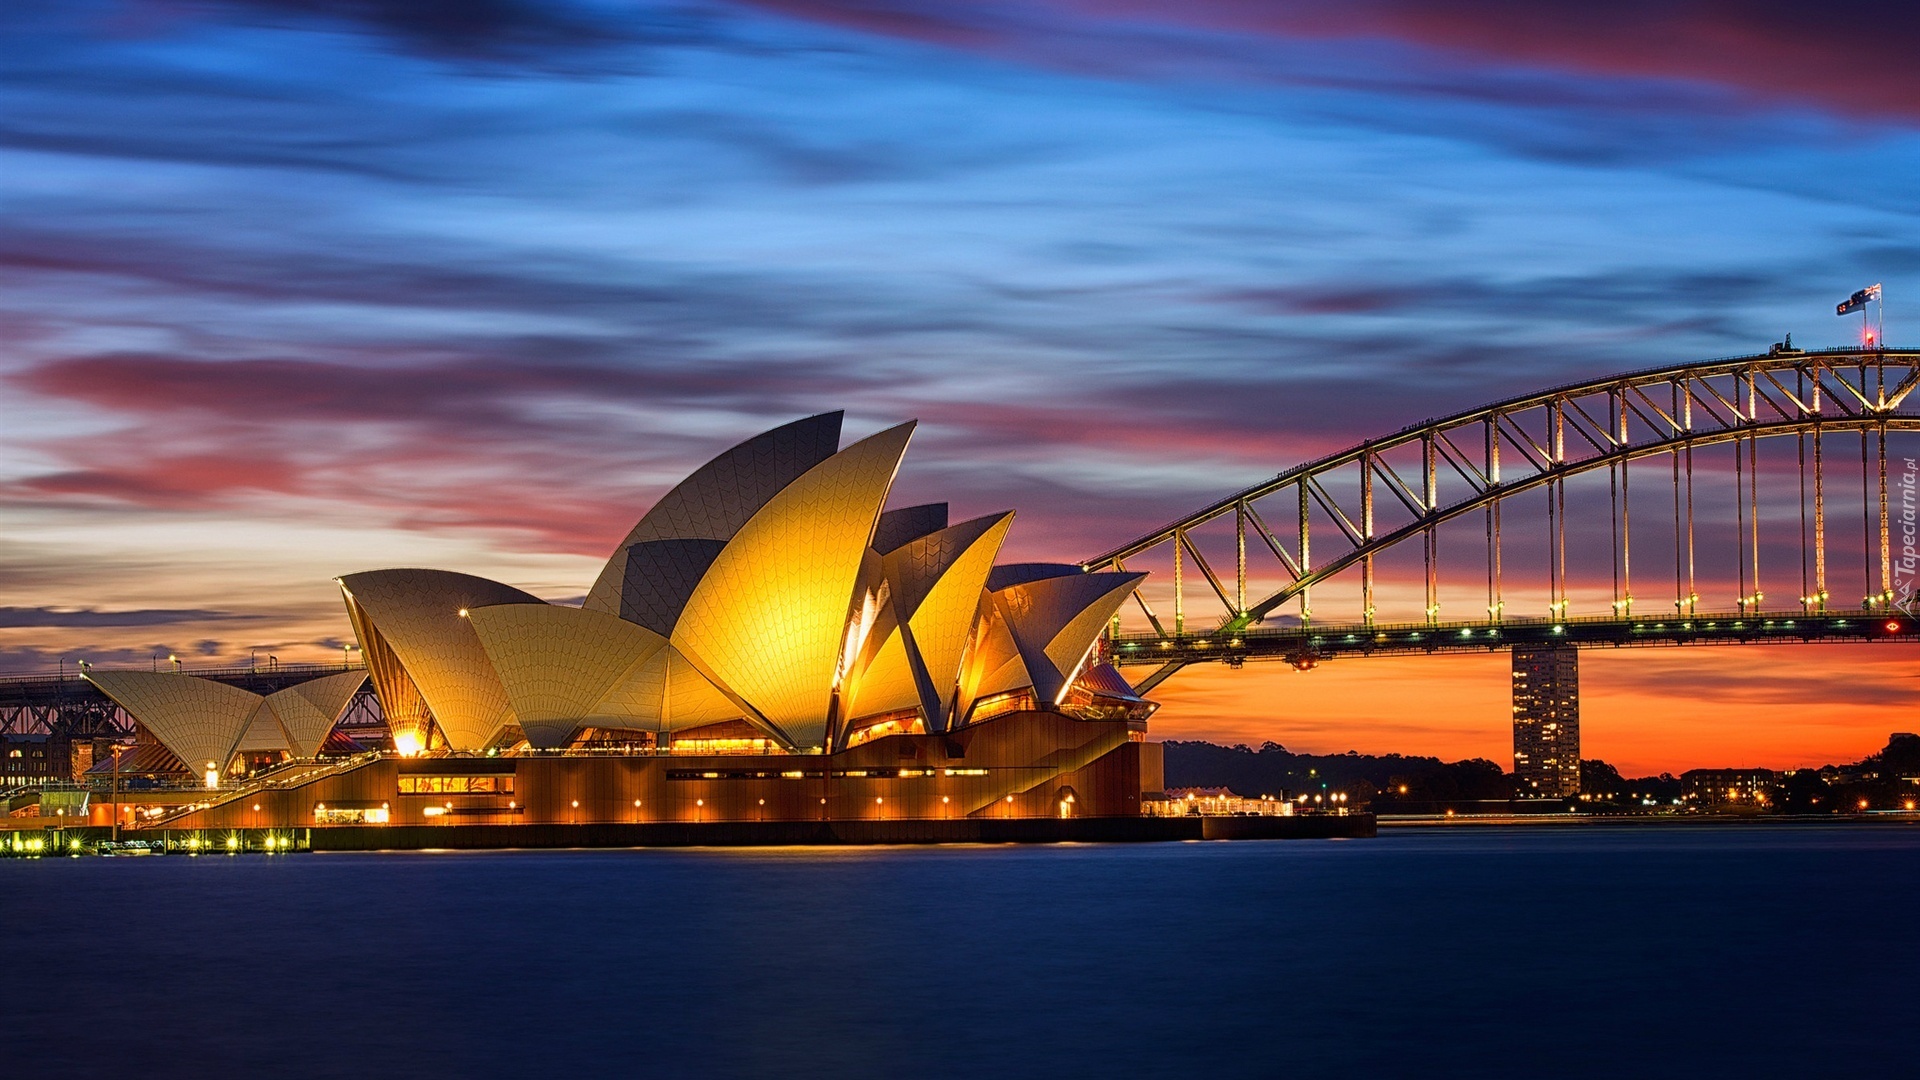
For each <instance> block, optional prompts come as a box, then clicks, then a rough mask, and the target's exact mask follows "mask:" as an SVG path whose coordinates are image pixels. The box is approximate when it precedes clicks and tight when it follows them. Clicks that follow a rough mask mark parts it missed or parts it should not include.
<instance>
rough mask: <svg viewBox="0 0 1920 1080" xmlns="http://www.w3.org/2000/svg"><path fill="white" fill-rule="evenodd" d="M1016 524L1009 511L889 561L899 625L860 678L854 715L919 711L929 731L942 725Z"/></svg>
mask: <svg viewBox="0 0 1920 1080" xmlns="http://www.w3.org/2000/svg"><path fill="white" fill-rule="evenodd" d="M1012 524H1013V514H1012V513H1011V512H1009V513H1004V514H997V515H990V516H988V517H982V518H975V519H973V520H971V521H963V522H961V523H960V524H958V525H954V526H952V527H950V528H945V529H941V530H938V531H936V532H934V533H931V534H929V535H926V536H922V537H920V538H918V539H915V540H912V541H910V542H908V543H906V544H903V545H902V546H900V547H899V548H897V549H895V550H894V551H893V552H891V553H890V554H888V555H887V556H886V558H885V560H884V563H883V565H884V568H885V569H884V573H885V575H886V579H887V581H888V583H889V585H890V586H891V589H890V592H891V603H892V604H893V608H894V612H895V613H896V615H897V616H898V621H899V623H900V625H899V627H898V628H897V629H896V630H895V631H894V633H893V634H892V635H891V636H890V637H889V638H888V639H887V641H886V643H885V645H884V646H883V647H882V648H881V650H880V652H879V654H878V656H876V658H875V659H874V661H873V663H872V664H870V665H869V666H868V668H867V669H866V671H865V672H864V673H863V674H862V676H861V680H860V685H859V693H858V696H857V697H856V699H855V701H854V707H853V713H852V715H854V716H856V717H858V716H873V715H878V714H881V713H887V712H893V711H896V710H900V709H908V708H914V707H916V706H918V707H919V708H920V710H921V712H922V715H923V716H925V717H926V720H927V724H928V726H929V728H931V729H933V730H939V729H941V728H943V727H945V721H946V715H947V710H948V708H949V707H950V706H951V704H952V701H951V696H952V694H953V689H954V687H955V685H956V683H957V682H958V680H959V678H960V661H961V659H962V656H963V655H964V653H965V651H966V648H967V644H968V642H969V641H970V640H971V638H972V636H973V633H974V627H975V623H976V622H977V620H978V616H979V613H980V600H981V593H982V589H983V588H984V587H985V585H986V583H987V575H988V573H989V572H990V571H991V570H992V569H993V560H994V557H995V556H996V555H998V554H999V552H1000V545H1001V543H1002V542H1004V541H1005V540H1006V536H1007V530H1008V529H1009V528H1010V527H1011V526H1012Z"/></svg>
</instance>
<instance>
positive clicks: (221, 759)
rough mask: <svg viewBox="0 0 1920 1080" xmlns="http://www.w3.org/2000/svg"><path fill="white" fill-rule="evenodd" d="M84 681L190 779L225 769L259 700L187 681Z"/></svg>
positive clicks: (102, 674) (111, 677) (116, 675)
mask: <svg viewBox="0 0 1920 1080" xmlns="http://www.w3.org/2000/svg"><path fill="white" fill-rule="evenodd" d="M87 679H88V681H90V682H92V683H93V685H95V686H97V687H99V688H100V692H101V693H104V694H106V695H107V696H108V697H110V698H112V699H113V700H114V702H115V703H116V704H118V705H119V706H120V707H121V708H123V709H125V710H127V712H128V713H129V714H131V715H132V716H133V718H134V719H135V720H137V721H139V722H140V726H141V727H144V728H146V729H147V730H148V731H150V732H152V733H153V737H154V738H156V739H159V740H160V742H161V744H162V745H164V746H165V747H166V748H167V749H169V750H171V751H173V755H174V756H175V757H177V758H179V759H180V760H181V761H182V762H183V763H185V765H186V766H187V768H189V769H192V770H193V771H194V772H196V773H198V772H200V771H202V770H205V769H218V770H224V769H225V768H226V767H227V762H228V761H229V760H230V759H232V757H233V755H234V753H235V751H236V749H237V748H238V747H239V745H240V739H241V737H242V736H244V735H245V734H246V733H247V731H248V729H249V728H250V726H251V725H252V722H253V718H254V713H255V712H256V711H257V710H258V709H259V708H260V706H261V700H262V699H261V697H260V695H259V694H255V693H252V692H250V691H247V690H242V689H240V688H239V687H237V686H228V685H227V684H226V683H221V682H214V681H213V680H212V679H198V678H194V677H193V676H191V675H175V674H172V673H164V674H163V673H160V672H148V671H92V672H89V673H88V674H87Z"/></svg>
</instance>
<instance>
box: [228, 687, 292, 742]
mask: <svg viewBox="0 0 1920 1080" xmlns="http://www.w3.org/2000/svg"><path fill="white" fill-rule="evenodd" d="M233 750H234V753H236V754H255V753H262V752H272V751H279V752H281V753H286V754H291V753H293V742H292V740H290V739H288V738H287V729H286V728H285V727H283V726H282V725H281V723H280V717H279V716H278V715H277V714H276V713H275V712H274V711H273V709H272V708H270V707H269V706H268V705H267V699H266V698H261V699H260V703H259V705H257V706H255V708H254V710H253V719H251V720H249V721H247V730H246V732H245V733H244V734H242V735H241V736H240V742H239V744H238V745H237V746H235V747H234V748H233Z"/></svg>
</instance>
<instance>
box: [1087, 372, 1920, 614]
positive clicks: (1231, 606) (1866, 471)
mask: <svg viewBox="0 0 1920 1080" xmlns="http://www.w3.org/2000/svg"><path fill="white" fill-rule="evenodd" d="M1917 386H1920V352H1917V351H1913V350H1893V349H1873V350H1829V351H1820V352H1803V351H1800V350H1795V349H1789V348H1784V347H1781V346H1776V347H1775V348H1774V349H1773V350H1772V351H1771V352H1769V353H1767V354H1765V355H1759V356H1747V357H1737V358H1732V359H1720V360H1710V361H1704V362H1699V363H1689V364H1681V365H1675V366H1670V367H1662V368H1653V369H1647V370H1642V371H1636V372H1629V373H1626V374H1620V375H1613V376H1609V377H1607V378H1603V379H1596V380H1592V381H1589V382H1582V383H1572V384H1567V385H1564V386H1558V387H1554V388H1551V389H1547V390H1543V391H1540V392H1538V393H1533V394H1528V395H1525V396H1521V397H1515V398H1510V399H1508V400H1505V401H1501V402H1496V403H1494V404H1490V405H1485V406H1482V407H1479V408H1476V409H1472V410H1468V411H1466V412H1462V413H1458V414H1455V415H1453V416H1448V417H1443V418H1441V419H1437V420H1429V421H1426V422H1423V423H1420V424H1415V425H1412V426H1409V427H1407V428H1404V429H1402V430H1400V431H1398V432H1395V433H1394V434H1392V435H1388V436H1386V437H1384V438H1380V439H1373V440H1369V441H1367V442H1363V443H1360V444H1359V445H1357V446H1353V447H1350V448H1348V449H1345V450H1342V451H1340V452H1338V453H1335V454H1329V455H1327V456H1325V457H1321V458H1318V459H1316V460H1314V461H1310V462H1307V463H1305V464H1303V465H1299V466H1297V467H1295V468H1292V469H1289V470H1287V471H1285V472H1282V473H1280V474H1278V475H1276V476H1274V477H1272V478H1271V479H1269V480H1267V481H1265V482H1263V483H1261V484H1257V485H1254V486H1253V487H1249V488H1246V489H1244V490H1242V491H1239V492H1236V493H1234V494H1232V495H1229V496H1227V497H1225V498H1222V499H1219V500H1217V501H1215V502H1213V503H1211V504H1209V505H1207V506H1205V507H1203V508H1201V509H1200V510H1198V511H1195V512H1194V513H1192V514H1189V515H1187V516H1186V517H1183V518H1181V519H1180V520H1178V521H1175V522H1172V523H1170V524H1167V525H1165V526H1163V527H1161V528H1159V529H1157V530H1155V531H1153V532H1151V533H1148V534H1146V535H1145V536H1142V537H1140V538H1138V539H1136V540H1134V541H1131V542H1130V543H1127V544H1124V545H1121V546H1119V547H1117V548H1114V549H1113V550H1111V551H1108V552H1106V553H1104V554H1101V555H1099V556H1096V557H1094V558H1092V559H1089V560H1087V561H1086V562H1085V563H1083V564H1082V565H1083V566H1084V567H1086V568H1087V569H1089V570H1098V569H1123V568H1125V567H1126V565H1127V561H1128V560H1129V559H1135V558H1138V557H1141V556H1143V555H1146V554H1147V553H1149V552H1154V551H1155V549H1161V548H1163V547H1167V546H1170V547H1171V555H1172V563H1173V582H1172V589H1173V606H1174V609H1173V613H1172V626H1171V627H1169V626H1167V625H1166V624H1165V623H1164V622H1162V620H1161V619H1160V617H1159V615H1158V614H1157V613H1156V612H1155V611H1154V610H1153V608H1152V607H1151V605H1150V604H1149V602H1148V600H1147V598H1146V597H1145V596H1144V595H1140V594H1139V593H1136V599H1137V601H1138V603H1139V606H1140V608H1141V610H1142V612H1143V613H1144V614H1145V616H1146V618H1147V620H1148V622H1149V623H1150V624H1151V625H1152V627H1153V630H1154V632H1155V635H1156V636H1159V637H1162V638H1169V639H1183V638H1185V637H1187V636H1188V630H1187V626H1186V622H1187V619H1186V584H1187V583H1186V580H1185V579H1186V576H1187V575H1186V569H1185V568H1186V565H1187V564H1188V563H1191V564H1192V566H1193V568H1194V569H1195V570H1197V571H1198V572H1199V574H1200V576H1201V578H1202V579H1203V580H1204V581H1205V582H1206V590H1207V591H1208V592H1210V593H1211V594H1212V595H1213V596H1215V597H1217V598H1218V599H1219V601H1220V602H1221V605H1222V606H1223V607H1224V608H1225V609H1226V611H1227V612H1228V615H1227V617H1226V618H1225V619H1224V620H1222V622H1221V623H1220V625H1219V626H1218V627H1216V628H1212V629H1210V630H1209V631H1207V633H1209V634H1211V633H1217V632H1219V631H1227V632H1230V633H1240V632H1243V631H1248V630H1250V629H1251V628H1253V627H1255V626H1256V624H1259V623H1261V622H1262V621H1263V620H1265V619H1267V618H1268V617H1270V616H1272V615H1274V614H1275V613H1276V612H1277V611H1279V610H1280V609H1281V608H1282V607H1283V606H1284V605H1287V604H1289V603H1292V602H1296V601H1297V602H1298V603H1299V605H1300V609H1299V614H1300V620H1301V622H1302V623H1303V624H1304V625H1309V626H1310V625H1312V621H1313V620H1312V606H1311V596H1312V590H1313V588H1314V586H1316V585H1319V584H1321V583H1322V582H1325V581H1327V580H1328V579H1330V578H1332V577H1334V576H1335V575H1338V574H1341V573H1342V572H1344V571H1349V570H1353V569H1355V568H1358V571H1359V573H1360V577H1361V581H1360V593H1361V600H1362V608H1363V611H1362V615H1361V620H1360V624H1361V625H1362V626H1366V627H1371V626H1373V625H1374V617H1373V616H1374V604H1373V593H1374V562H1375V560H1376V559H1377V558H1378V557H1379V556H1380V555H1381V554H1382V553H1383V552H1386V551H1387V550H1389V549H1392V548H1395V547H1397V546H1399V545H1402V544H1414V543H1417V544H1419V545H1420V546H1421V549H1422V552H1423V556H1424V565H1425V571H1426V622H1427V623H1428V624H1430V625H1434V626H1437V625H1439V624H1440V619H1439V603H1438V595H1437V593H1438V572H1439V567H1438V558H1437V532H1436V530H1437V528H1438V526H1439V525H1441V524H1442V523H1444V522H1447V521H1451V520H1454V519H1458V518H1461V517H1463V516H1466V515H1470V514H1474V513H1476V512H1477V513H1479V514H1481V515H1482V516H1483V517H1484V519H1485V522H1486V543H1487V574H1486V584H1487V593H1488V604H1487V615H1486V618H1485V619H1484V620H1480V621H1482V622H1484V623H1489V624H1495V625H1498V624H1501V623H1503V622H1504V621H1506V620H1505V619H1504V614H1503V610H1504V607H1505V602H1504V599H1503V596H1502V589H1503V567H1502V548H1501V511H1502V507H1503V504H1504V503H1506V502H1507V501H1508V500H1510V499H1512V498H1514V497H1516V496H1518V495H1521V494H1524V493H1527V492H1533V491H1538V490H1540V489H1545V490H1546V492H1547V495H1548V498H1547V516H1548V523H1547V526H1548V532H1549V545H1550V551H1549V562H1550V568H1549V569H1550V574H1549V577H1550V592H1551V603H1550V608H1551V609H1552V610H1550V611H1549V612H1548V613H1547V614H1546V616H1545V617H1546V619H1547V620H1565V619H1567V617H1568V612H1567V610H1566V609H1567V603H1568V600H1567V582H1568V574H1567V565H1566V539H1565V530H1566V527H1567V523H1566V482H1567V481H1568V480H1569V479H1571V478H1573V477H1576V476H1581V475H1585V474H1590V473H1594V472H1598V471H1603V470H1604V471H1606V472H1608V473H1609V474H1610V475H1611V477H1612V484H1611V487H1612V499H1613V514H1614V526H1613V535H1612V540H1613V544H1612V546H1613V549H1614V551H1613V557H1614V567H1613V576H1614V601H1613V615H1614V617H1615V618H1616V619H1631V618H1633V610H1632V606H1633V603H1634V600H1633V596H1632V521H1631V518H1630V517H1628V516H1627V514H1628V507H1629V506H1630V504H1629V503H1628V502H1627V500H1626V498H1625V495H1626V491H1627V490H1628V482H1629V479H1630V476H1631V468H1630V467H1631V466H1632V465H1633V464H1634V463H1635V462H1643V461H1645V460H1646V459H1649V458H1663V459H1670V461H1671V470H1670V471H1671V474H1672V479H1673V485H1674V503H1675V505H1674V517H1673V521H1672V524H1673V528H1674V531H1675V549H1674V550H1675V559H1676V569H1675V574H1676V588H1677V589H1678V591H1679V592H1680V597H1679V599H1677V600H1676V601H1675V606H1676V608H1677V609H1678V610H1677V611H1676V612H1675V614H1674V616H1670V617H1676V618H1688V617H1692V616H1696V615H1703V614H1704V613H1710V609H1709V611H1708V612H1704V613H1703V610H1702V609H1701V608H1700V605H1699V602H1700V597H1699V594H1698V592H1697V589H1696V588H1695V587H1694V585H1693V581H1692V577H1693V559H1694V553H1693V549H1694V538H1693V517H1694V514H1693V455H1694V452H1695V451H1696V450H1699V449H1702V448H1705V447H1709V446H1715V445H1724V444H1733V445H1734V446H1735V448H1736V454H1735V471H1736V477H1735V479H1736V483H1737V484H1738V485H1740V491H1741V495H1742V500H1741V501H1742V502H1743V504H1744V505H1743V506H1742V507H1741V515H1740V518H1739V521H1738V523H1737V524H1738V530H1739V533H1738V534H1739V543H1740V545H1741V551H1740V557H1739V560H1738V564H1739V568H1740V595H1739V597H1738V600H1737V604H1736V606H1737V608H1738V614H1739V615H1741V616H1749V615H1758V614H1759V613H1760V612H1761V611H1762V603H1763V602H1764V600H1765V596H1764V592H1763V590H1762V589H1761V587H1760V584H1759V583H1760V570H1761V567H1760V558H1759V553H1760V549H1761V544H1762V537H1761V532H1760V519H1759V512H1758V511H1759V499H1758V475H1757V474H1758V460H1757V457H1756V451H1755V447H1756V446H1757V444H1758V443H1759V442H1760V441H1761V440H1772V439H1781V438H1795V439H1797V440H1798V443H1799V461H1800V478H1799V479H1800V485H1801V490H1802V498H1801V503H1802V505H1801V515H1802V529H1801V545H1802V560H1801V575H1802V585H1801V590H1800V593H1801V595H1800V596H1799V598H1798V602H1797V605H1796V606H1797V608H1798V610H1799V612H1800V613H1802V614H1804V615H1808V616H1816V615H1825V614H1826V613H1827V612H1828V611H1829V599H1830V597H1829V590H1828V580H1827V579H1828V573H1827V569H1828V568H1827V559H1826V554H1827V531H1828V530H1827V521H1826V506H1825V502H1826V498H1825V491H1826V484H1827V471H1828V466H1827V460H1828V458H1829V457H1830V455H1829V454H1828V453H1827V449H1828V448H1827V446H1826V443H1827V441H1828V438H1827V437H1828V436H1830V435H1834V434H1841V433H1858V434H1859V435H1860V438H1861V443H1860V445H1861V457H1862V470H1863V472H1862V482H1863V484H1864V483H1865V482H1866V480H1867V478H1868V477H1869V476H1871V475H1872V474H1873V466H1874V465H1875V464H1877V507H1878V510H1877V515H1872V514H1869V516H1870V517H1873V518H1874V519H1875V520H1877V524H1878V537H1877V548H1878V552H1877V554H1878V567H1877V569H1878V588H1877V589H1876V590H1875V591H1873V592H1872V593H1870V594H1869V595H1867V596H1865V597H1863V598H1862V599H1861V603H1860V605H1859V607H1857V608H1851V609H1852V610H1854V611H1866V612H1869V613H1871V612H1875V611H1880V612H1886V611H1889V610H1891V609H1892V608H1893V607H1894V606H1895V604H1896V601H1897V599H1898V598H1897V597H1896V596H1895V595H1894V583H1893V566H1894V562H1893V548H1892V543H1891V536H1890V527H1889V520H1890V515H1889V508H1888V496H1887V464H1886V461H1887V455H1886V439H1887V434H1888V433H1889V432H1894V431H1920V407H1916V405H1920V399H1915V398H1914V397H1913V391H1914V390H1915V388H1916V387H1917ZM1850 443H1851V440H1849V444H1850ZM1740 448H1745V454H1744V470H1743V466H1742V462H1743V455H1741V454H1740V453H1739V452H1738V451H1739V449H1740ZM1809 452H1811V458H1809ZM1743 471H1744V475H1741V474H1742V472H1743ZM1382 493H1384V496H1385V497H1384V498H1380V497H1379V496H1380V495H1381V494H1382ZM1809 495H1810V496H1811V502H1810V503H1809V501H1808V496H1809ZM1276 497H1277V501H1279V502H1280V504H1281V505H1282V506H1283V507H1285V508H1286V509H1285V511H1283V512H1285V513H1286V515H1287V516H1286V517H1285V518H1284V519H1283V520H1282V521H1281V525H1282V527H1281V528H1280V529H1278V530H1276V529H1275V528H1273V527H1272V526H1271V525H1270V523H1269V520H1268V519H1267V518H1266V517H1265V516H1263V515H1262V514H1261V513H1260V512H1259V510H1258V509H1256V507H1255V505H1254V504H1255V503H1256V502H1259V501H1262V500H1266V501H1267V502H1268V503H1269V504H1270V503H1271V502H1273V501H1275V500H1276ZM1863 498H1865V499H1867V501H1866V502H1865V503H1864V504H1863V509H1864V510H1866V511H1870V510H1871V509H1872V507H1873V502H1872V499H1871V496H1863ZM1228 517H1231V518H1232V520H1233V524H1234V536H1235V544H1236V565H1235V568H1234V571H1233V572H1232V573H1231V574H1230V575H1229V574H1223V573H1220V572H1217V571H1216V570H1215V569H1214V567H1213V565H1212V564H1211V563H1210V562H1209V561H1208V560H1207V559H1206V557H1205V556H1204V555H1203V553H1202V551H1201V548H1200V546H1199V545H1197V544H1196V543H1195V542H1194V540H1193V537H1192V536H1191V535H1190V534H1191V532H1192V531H1193V530H1194V529H1197V528H1199V527H1200V526H1203V525H1208V524H1209V523H1213V522H1216V521H1221V520H1222V519H1226V518H1228ZM1316 519H1318V521H1319V522H1322V523H1323V524H1321V525H1319V526H1318V527H1316V525H1315V521H1316ZM1809 524H1810V525H1811V531H1810V532H1809V529H1808V525H1809ZM1249 531H1251V532H1252V533H1253V534H1254V538H1255V542H1256V543H1257V544H1258V545H1260V546H1261V547H1264V548H1265V549H1267V550H1268V551H1269V552H1270V553H1271V555H1272V556H1273V558H1274V560H1275V561H1276V562H1277V563H1278V564H1279V566H1280V568H1281V570H1282V571H1283V574H1282V576H1283V577H1284V583H1283V584H1282V585H1281V586H1280V587H1279V588H1278V589H1276V590H1272V591H1269V592H1267V593H1266V594H1265V595H1260V596H1255V597H1251V598H1250V597H1249V596H1248V588H1249V577H1248V572H1247V550H1248V548H1247V533H1248V532H1249ZM1328 533H1332V534H1333V535H1334V536H1335V537H1337V540H1336V542H1335V550H1334V551H1333V552H1332V553H1331V556H1330V557H1325V558H1319V559H1316V556H1318V555H1320V554H1321V552H1316V551H1315V550H1314V544H1315V542H1316V541H1320V542H1321V546H1322V549H1323V550H1324V547H1325V543H1324V539H1325V537H1326V535H1327V534H1328ZM1682 537H1684V554H1685V558H1684V565H1683V564H1682V561H1681V551H1682V543H1683V540H1682ZM1868 546H1869V547H1873V546H1876V545H1874V544H1871V543H1870V544H1869V545H1868ZM1256 550H1257V549H1256ZM1749 570H1751V573H1750V574H1749ZM1866 572H1867V574H1868V576H1869V587H1870V588H1871V587H1872V582H1871V577H1872V569H1871V568H1869V569H1868V570H1867V571H1866ZM1681 577H1684V578H1685V579H1686V580H1685V581H1680V580H1679V579H1680V578H1681ZM1850 606H1851V605H1842V608H1846V607H1850ZM1116 631H1117V626H1116Z"/></svg>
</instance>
